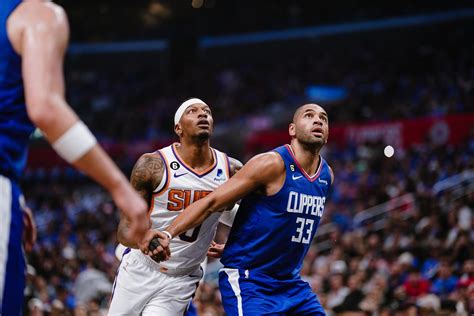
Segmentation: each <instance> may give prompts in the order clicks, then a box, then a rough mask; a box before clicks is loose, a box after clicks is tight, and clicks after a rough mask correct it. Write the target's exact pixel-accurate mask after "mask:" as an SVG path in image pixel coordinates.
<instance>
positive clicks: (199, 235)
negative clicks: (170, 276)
mask: <svg viewBox="0 0 474 316" xmlns="http://www.w3.org/2000/svg"><path fill="white" fill-rule="evenodd" d="M176 145H177V144H176V143H175V144H173V145H171V146H168V147H165V148H163V149H161V150H159V151H158V153H159V154H160V155H161V158H162V159H163V161H164V163H165V164H166V169H165V170H166V171H165V174H164V177H163V179H162V181H161V183H160V184H159V186H158V187H157V188H156V189H155V190H154V191H153V198H152V204H151V210H150V217H151V220H152V225H153V228H156V229H159V230H163V229H165V228H167V227H168V226H169V225H170V224H171V222H172V221H173V220H174V219H175V218H176V217H177V216H178V215H179V214H180V213H181V212H182V211H183V210H184V209H185V208H186V207H187V206H188V205H189V204H191V203H193V202H195V201H197V200H199V199H201V198H203V197H205V196H206V195H208V194H209V193H211V192H212V191H214V190H215V189H216V188H217V187H218V186H219V185H221V184H223V183H224V182H225V181H227V180H228V179H229V177H230V166H229V159H228V157H227V155H226V154H225V153H222V152H220V151H218V150H215V149H211V150H212V154H213V156H214V163H213V165H212V166H210V167H209V168H207V169H206V170H203V171H201V172H197V171H195V170H193V169H192V168H191V167H189V166H187V165H186V164H185V163H184V161H183V160H182V159H181V158H180V157H179V154H178V152H177V150H176ZM226 212H228V211H226ZM221 214H222V213H220V212H217V213H214V214H212V215H211V216H209V217H208V218H207V219H206V220H205V221H204V222H203V223H202V224H201V225H199V226H197V227H195V228H193V229H190V230H189V231H187V232H185V233H183V234H181V235H180V236H176V237H175V238H173V239H172V240H171V243H170V250H171V258H170V259H169V260H168V261H166V262H162V263H160V266H162V267H165V268H168V269H186V268H191V267H194V266H198V265H199V264H200V263H201V262H202V261H204V259H205V258H206V254H207V249H208V248H209V245H210V243H211V241H212V240H213V238H214V235H215V232H216V228H217V224H218V222H219V218H220V216H221Z"/></svg>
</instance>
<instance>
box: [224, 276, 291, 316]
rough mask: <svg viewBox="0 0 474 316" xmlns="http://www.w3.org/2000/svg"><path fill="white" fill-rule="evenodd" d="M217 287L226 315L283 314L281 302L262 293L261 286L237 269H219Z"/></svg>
mask: <svg viewBox="0 0 474 316" xmlns="http://www.w3.org/2000/svg"><path fill="white" fill-rule="evenodd" d="M219 289H220V291H221V297H222V305H223V306H224V309H225V312H226V315H229V316H234V315H235V316H242V315H285V314H284V311H283V310H282V309H283V306H282V304H281V302H278V301H276V300H274V299H273V297H272V296H271V295H263V294H262V291H261V288H259V287H258V285H256V283H255V282H253V281H252V280H250V279H247V278H246V276H245V274H242V272H239V271H238V270H237V269H223V270H221V272H220V273H219ZM263 292H265V291H263Z"/></svg>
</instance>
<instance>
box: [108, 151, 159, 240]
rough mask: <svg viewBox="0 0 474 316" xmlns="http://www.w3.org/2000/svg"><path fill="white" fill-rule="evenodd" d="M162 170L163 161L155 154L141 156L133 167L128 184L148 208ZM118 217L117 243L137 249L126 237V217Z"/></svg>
mask: <svg viewBox="0 0 474 316" xmlns="http://www.w3.org/2000/svg"><path fill="white" fill-rule="evenodd" d="M164 168H165V167H164V164H163V160H162V159H161V157H160V156H159V155H157V154H144V155H142V156H141V157H140V158H139V159H138V160H137V162H136V163H135V166H134V167H133V170H132V174H131V176H130V183H131V184H132V186H133V188H134V189H135V190H136V191H137V192H138V193H139V194H140V195H141V196H142V197H143V198H144V199H145V201H147V203H148V208H150V205H151V203H153V201H152V194H153V190H154V189H155V188H156V187H157V186H158V185H159V184H160V182H161V180H162V178H163V173H164ZM120 215H121V216H120V223H119V227H118V230H117V239H118V241H119V242H120V243H121V244H122V245H124V246H127V247H131V248H137V247H138V245H137V242H136V241H135V240H129V239H128V238H127V236H129V233H128V231H129V229H130V220H129V219H128V218H127V217H126V216H123V214H120Z"/></svg>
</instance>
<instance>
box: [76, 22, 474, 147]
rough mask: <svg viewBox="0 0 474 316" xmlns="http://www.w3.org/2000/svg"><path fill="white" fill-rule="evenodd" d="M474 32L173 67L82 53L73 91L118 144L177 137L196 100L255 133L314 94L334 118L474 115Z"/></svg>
mask: <svg viewBox="0 0 474 316" xmlns="http://www.w3.org/2000/svg"><path fill="white" fill-rule="evenodd" d="M440 34H441V35H440ZM472 36H474V29H472V28H469V27H466V24H454V25H447V26H446V25H442V26H439V25H434V26H430V27H425V28H413V29H412V28H409V29H397V30H395V31H384V32H374V33H370V34H357V35H351V36H338V37H334V38H332V37H331V38H321V39H318V40H306V41H297V42H294V43H291V46H288V45H289V44H288V43H287V42H283V43H278V44H274V45H275V46H270V47H271V48H269V49H267V50H265V49H264V48H262V47H258V48H256V49H250V50H247V49H245V48H235V49H234V50H230V49H229V51H225V52H224V53H219V52H213V51H204V52H200V53H198V54H200V55H202V57H201V58H199V59H198V60H194V62H192V63H185V61H182V63H183V65H181V66H177V67H171V66H170V67H168V68H166V67H163V66H162V65H163V60H162V58H164V57H163V56H161V55H159V54H156V55H154V54H150V55H144V56H141V57H136V58H133V56H131V57H129V58H128V59H127V64H126V65H124V64H123V63H124V61H123V59H120V58H116V59H114V58H109V57H110V56H107V55H105V56H96V57H94V58H92V57H90V58H91V60H89V62H87V56H84V57H74V58H71V59H70V62H69V63H68V65H70V67H69V68H70V70H69V71H68V72H67V78H68V98H69V101H70V103H71V104H72V105H73V106H74V107H75V108H76V109H77V111H78V112H79V113H80V114H81V117H83V118H84V119H85V121H86V122H87V123H88V124H89V125H91V126H92V129H93V130H94V131H95V132H96V133H97V134H98V135H99V137H100V138H101V139H103V140H115V141H116V140H119V141H120V140H121V141H133V140H155V139H157V138H165V139H167V138H169V137H170V135H173V131H172V128H173V124H172V116H173V113H174V111H175V110H176V108H177V107H178V106H179V104H180V103H181V102H182V101H183V100H185V99H186V98H188V97H200V98H202V99H203V100H205V101H206V102H208V103H209V105H210V106H211V108H212V110H213V114H214V118H215V121H216V126H217V127H218V128H219V130H225V129H226V128H227V129H231V128H234V125H233V124H232V123H233V122H237V123H239V124H240V125H242V124H246V126H248V127H249V128H248V131H249V132H252V129H265V128H272V127H275V125H276V124H278V122H279V121H278V118H280V117H281V116H282V115H281V114H280V113H282V112H283V111H284V110H285V109H286V110H288V111H291V110H293V109H294V108H295V106H297V105H300V104H303V103H304V102H308V101H314V102H321V104H323V105H324V106H325V108H326V109H327V111H328V113H329V115H330V121H331V123H341V122H342V123H343V122H355V121H357V122H360V121H374V120H392V119H398V118H414V117H420V116H442V115H446V114H453V113H465V112H472V111H474V45H473V43H472V41H466V38H469V37H472ZM400 37H403V39H404V42H403V45H400V42H399V38H400ZM289 47H291V49H290V48H289ZM249 51H250V52H251V54H249ZM245 53H246V54H247V55H244V54H245ZM233 55H234V57H232V56H233ZM241 55H242V56H243V57H239V56H241ZM248 55H249V56H248ZM146 56H148V57H146ZM224 56H225V57H224ZM84 60H86V61H84ZM110 60H112V61H110ZM75 64H76V66H75V67H74V65H75ZM311 86H329V87H336V88H340V89H342V90H343V91H345V93H344V95H343V96H341V98H340V99H337V100H332V101H331V102H329V101H325V100H320V99H318V97H317V96H316V97H315V96H312V95H310V94H308V91H309V90H308V88H310V87H311ZM105 121H106V122H107V124H103V122H105ZM286 123H287V120H286V121H285V124H286ZM246 130H247V129H246Z"/></svg>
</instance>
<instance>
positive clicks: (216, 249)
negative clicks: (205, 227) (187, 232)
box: [207, 240, 225, 258]
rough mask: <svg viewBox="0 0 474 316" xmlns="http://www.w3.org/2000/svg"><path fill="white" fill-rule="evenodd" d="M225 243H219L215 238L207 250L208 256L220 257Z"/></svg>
mask: <svg viewBox="0 0 474 316" xmlns="http://www.w3.org/2000/svg"><path fill="white" fill-rule="evenodd" d="M224 247H225V244H218V243H216V242H215V241H214V240H213V241H212V242H211V246H210V247H209V249H208V250H207V256H208V257H211V258H220V257H222V253H223V252H224Z"/></svg>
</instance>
